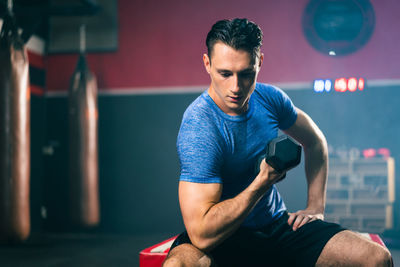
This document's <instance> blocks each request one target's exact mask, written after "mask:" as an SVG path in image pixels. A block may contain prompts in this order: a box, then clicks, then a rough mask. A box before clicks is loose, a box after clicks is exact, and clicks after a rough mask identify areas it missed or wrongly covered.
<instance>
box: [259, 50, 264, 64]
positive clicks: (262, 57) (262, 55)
mask: <svg viewBox="0 0 400 267" xmlns="http://www.w3.org/2000/svg"><path fill="white" fill-rule="evenodd" d="M263 61H264V53H260V62H258V67H259V68H261V65H262V63H263Z"/></svg>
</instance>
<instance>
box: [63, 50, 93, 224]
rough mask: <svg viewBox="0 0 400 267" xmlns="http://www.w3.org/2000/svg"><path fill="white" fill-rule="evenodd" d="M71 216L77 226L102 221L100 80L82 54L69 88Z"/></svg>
mask: <svg viewBox="0 0 400 267" xmlns="http://www.w3.org/2000/svg"><path fill="white" fill-rule="evenodd" d="M68 105H69V107H68V108H69V182H70V215H71V219H72V222H73V223H74V225H75V226H81V227H93V226H96V225H97V224H98V223H99V221H100V208H99V206H100V205H99V182H98V180H99V177H98V176H99V175H98V109H97V82H96V78H95V77H94V75H93V74H92V73H91V72H90V70H89V68H88V65H87V62H86V59H85V56H84V54H83V53H81V54H80V56H79V60H78V64H77V66H76V69H75V72H74V74H73V77H72V81H71V86H70V89H69V104H68Z"/></svg>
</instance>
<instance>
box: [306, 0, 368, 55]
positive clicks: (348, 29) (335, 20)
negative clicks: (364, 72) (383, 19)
mask: <svg viewBox="0 0 400 267" xmlns="http://www.w3.org/2000/svg"><path fill="white" fill-rule="evenodd" d="M302 24H303V31H304V35H305V36H306V39H307V41H308V42H309V43H310V44H311V46H312V47H314V48H315V49H316V50H318V51H319V52H321V53H323V54H326V55H331V56H343V55H347V54H350V53H353V52H355V51H357V50H358V49H360V48H361V47H362V46H364V45H365V44H366V43H367V42H368V40H369V39H370V37H371V35H372V32H373V30H374V26H375V14H374V9H373V7H372V5H371V3H370V1H369V0H311V1H310V2H309V3H308V4H307V6H306V8H305V10H304V13H303V21H302Z"/></svg>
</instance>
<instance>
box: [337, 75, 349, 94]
mask: <svg viewBox="0 0 400 267" xmlns="http://www.w3.org/2000/svg"><path fill="white" fill-rule="evenodd" d="M335 90H336V91H339V92H345V91H346V90H347V79H346V78H340V79H336V80H335Z"/></svg>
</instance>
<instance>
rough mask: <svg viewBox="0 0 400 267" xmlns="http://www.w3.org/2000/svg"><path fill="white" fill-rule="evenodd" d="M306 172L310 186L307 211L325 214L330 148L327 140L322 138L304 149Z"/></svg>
mask: <svg viewBox="0 0 400 267" xmlns="http://www.w3.org/2000/svg"><path fill="white" fill-rule="evenodd" d="M304 155H305V171H306V177H307V184H308V199H307V209H310V210H315V211H317V212H320V213H324V210H325V199H326V182H327V176H328V147H327V143H326V139H325V138H324V137H323V138H320V139H318V140H316V142H315V143H314V144H312V145H311V146H309V147H304Z"/></svg>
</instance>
